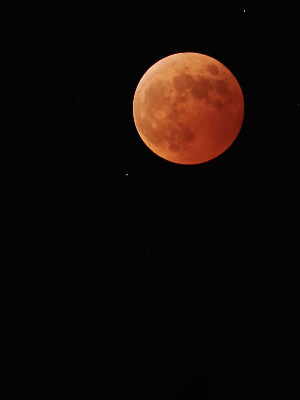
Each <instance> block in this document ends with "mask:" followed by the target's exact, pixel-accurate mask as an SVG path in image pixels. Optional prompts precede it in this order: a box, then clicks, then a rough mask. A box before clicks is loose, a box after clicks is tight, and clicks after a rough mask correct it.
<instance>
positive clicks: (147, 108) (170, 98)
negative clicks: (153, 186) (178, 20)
mask: <svg viewBox="0 0 300 400" xmlns="http://www.w3.org/2000/svg"><path fill="white" fill-rule="evenodd" d="M133 118H134V123H135V126H136V129H137V131H138V133H139V135H140V137H141V139H142V140H143V141H144V143H145V144H146V145H147V146H148V147H149V148H150V149H151V150H152V151H153V152H154V153H155V154H157V155H158V156H160V157H162V158H164V159H165V160H168V161H171V162H173V163H177V164H201V163H204V162H207V161H209V160H212V159H214V158H216V157H218V156H219V155H220V154H222V153H224V151H225V150H227V149H228V148H229V147H230V146H231V145H232V143H233V142H234V140H235V139H236V137H237V135H238V134H239V132H240V130H241V127H242V123H243V119H244V97H243V93H242V90H241V87H240V85H239V83H238V81H237V80H236V78H235V77H234V75H233V74H232V73H231V72H230V71H229V69H228V68H226V67H225V65H223V64H222V63H220V62H219V61H217V60H215V59H214V58H212V57H209V56H206V55H204V54H198V53H178V54H173V55H170V56H168V57H165V58H163V59H161V60H160V61H158V62H157V63H155V64H154V65H152V67H150V68H149V69H148V71H146V73H145V74H144V75H143V77H142V78H141V80H140V82H139V83H138V86H137V88H136V91H135V94H134V99H133Z"/></svg>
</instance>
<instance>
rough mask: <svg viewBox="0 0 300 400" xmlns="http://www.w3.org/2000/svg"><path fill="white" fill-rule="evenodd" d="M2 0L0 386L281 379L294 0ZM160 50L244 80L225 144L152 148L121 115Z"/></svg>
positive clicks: (291, 198)
mask: <svg viewBox="0 0 300 400" xmlns="http://www.w3.org/2000/svg"><path fill="white" fill-rule="evenodd" d="M42 3H44V2H42ZM244 10H245V11H244ZM5 20H6V24H5V25H4V27H5V29H4V35H3V37H2V39H3V43H4V52H3V54H4V56H3V63H4V65H7V67H8V68H7V71H6V72H5V74H3V75H2V81H3V86H4V90H3V92H2V93H3V96H2V97H3V99H4V105H3V109H2V111H3V112H2V115H3V118H2V121H3V122H4V124H3V128H2V130H1V131H2V133H1V153H2V155H1V160H2V167H1V180H2V193H1V197H2V200H3V201H4V202H3V205H2V210H1V214H2V224H1V226H2V228H1V231H2V236H1V272H0V291H1V292H0V305H1V308H0V311H1V314H2V325H3V329H2V334H3V340H2V344H1V359H2V360H3V362H4V365H5V371H6V372H5V375H4V382H6V384H7V389H6V385H4V386H3V393H5V395H7V394H8V393H12V392H14V391H16V392H18V393H19V394H21V395H27V396H28V395H30V396H31V397H32V396H38V397H39V398H51V399H53V398H62V399H63V398H68V397H69V396H73V395H74V394H77V395H78V397H80V398H87V399H88V398H103V399H114V398H116V399H123V398H132V399H135V398H136V399H176V398H177V399H181V398H183V399H198V398H199V399H200V398H201V399H206V398H207V399H210V398H220V396H223V397H224V396H228V395H230V396H231V397H235V396H237V397H238V398H248V396H249V398H254V397H253V396H254V395H256V396H257V395H260V396H261V397H260V398H265V397H268V393H270V391H272V393H273V391H274V393H279V394H280V397H282V398H284V397H285V398H292V394H293V393H296V391H297V390H299V387H298V386H297V384H298V382H297V377H298V369H297V359H298V358H297V355H296V347H297V346H296V344H297V340H296V339H297V338H298V336H299V329H298V325H299V308H298V305H297V302H298V265H299V228H298V203H299V195H298V191H299V189H298V175H299V174H298V171H299V159H298V142H299V138H298V137H299V115H300V106H299V103H300V95H299V89H300V81H299V75H298V74H299V61H298V60H299V57H300V54H299V53H300V51H299V35H298V32H297V29H296V27H297V23H298V18H297V6H295V7H289V4H288V3H287V2H285V4H284V5H277V3H273V2H272V3H270V2H269V4H268V5H267V6H263V5H262V4H261V2H258V1H236V2H227V1H223V2H221V3H220V2H215V1H210V2H209V5H204V4H202V2H189V1H185V2H166V1H164V2H159V3H154V2H129V4H128V2H122V3H117V2H109V4H105V5H103V4H102V2H99V5H94V6H90V7H89V6H79V5H78V6H75V5H73V6H72V7H70V8H69V7H65V8H63V7H61V8H59V7H57V8H55V7H54V6H53V5H52V4H50V3H49V6H45V5H44V4H43V5H42V6H39V7H37V8H36V7H35V8H31V9H30V8H29V6H28V5H26V6H23V7H22V8H18V9H14V10H13V11H10V10H7V12H6V13H5ZM179 52H197V53H203V54H206V55H209V56H211V57H213V58H216V59H217V60H218V61H220V62H222V63H223V64H224V65H226V67H227V68H229V69H230V70H231V72H232V73H233V74H234V75H235V77H236V78H237V80H238V81H239V83H240V85H241V88H242V90H243V94H244V99H245V118H244V122H243V126H242V129H241V132H240V134H239V136H238V138H237V139H236V141H235V142H234V143H233V145H232V146H231V147H230V148H229V149H228V150H227V151H226V152H225V153H224V154H222V155H221V156H220V157H218V158H216V159H214V160H212V161H210V162H207V163H204V164H200V165H194V166H184V165H178V164H174V163H170V162H168V161H165V160H163V159H161V158H160V157H158V156H156V155H155V154H154V153H152V152H151V151H150V150H149V149H148V148H147V147H146V146H145V145H144V143H143V142H142V140H141V139H140V138H139V135H138V133H137V131H136V128H135V125H134V121H133V116H132V101H133V96H134V92H135V88H136V86H137V84H138V82H139V80H140V79H141V77H142V76H143V74H144V73H145V72H146V70H147V69H148V68H150V66H151V65H153V64H154V63H155V62H157V61H158V60H160V59H161V58H163V57H166V56H168V55H170V54H174V53H179ZM197 396H198V397H197Z"/></svg>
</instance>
